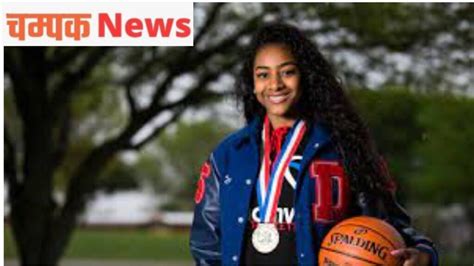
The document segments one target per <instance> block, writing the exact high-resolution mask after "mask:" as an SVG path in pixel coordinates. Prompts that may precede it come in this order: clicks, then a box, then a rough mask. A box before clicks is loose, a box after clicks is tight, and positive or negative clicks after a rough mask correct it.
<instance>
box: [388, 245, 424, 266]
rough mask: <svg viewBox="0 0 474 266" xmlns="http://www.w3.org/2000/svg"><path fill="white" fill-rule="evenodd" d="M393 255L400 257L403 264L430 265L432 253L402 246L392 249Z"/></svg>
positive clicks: (413, 265) (405, 265)
mask: <svg viewBox="0 0 474 266" xmlns="http://www.w3.org/2000/svg"><path fill="white" fill-rule="evenodd" d="M390 254H392V256H394V257H397V258H399V259H400V260H401V261H402V262H403V264H402V265H403V266H428V265H429V264H430V260H431V256H430V254H428V253H426V252H423V251H420V250H418V249H416V248H401V249H396V250H392V252H391V253H390Z"/></svg>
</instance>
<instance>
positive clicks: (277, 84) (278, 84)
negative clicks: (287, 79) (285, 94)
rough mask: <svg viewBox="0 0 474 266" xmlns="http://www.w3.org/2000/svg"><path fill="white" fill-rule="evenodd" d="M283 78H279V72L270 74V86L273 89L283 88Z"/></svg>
mask: <svg viewBox="0 0 474 266" xmlns="http://www.w3.org/2000/svg"><path fill="white" fill-rule="evenodd" d="M283 86H284V84H283V80H282V79H281V76H280V75H279V74H276V75H272V77H271V78H270V88H271V89H273V90H277V89H281V88H283Z"/></svg>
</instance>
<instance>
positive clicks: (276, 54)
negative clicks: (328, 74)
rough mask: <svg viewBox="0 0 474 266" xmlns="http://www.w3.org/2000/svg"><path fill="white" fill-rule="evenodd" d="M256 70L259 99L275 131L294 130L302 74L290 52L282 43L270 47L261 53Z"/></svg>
mask: <svg viewBox="0 0 474 266" xmlns="http://www.w3.org/2000/svg"><path fill="white" fill-rule="evenodd" d="M254 66H255V67H254V92H255V96H256V97H257V100H258V102H259V103H260V104H261V105H262V106H263V107H264V108H265V110H266V112H267V116H268V118H269V119H270V122H271V124H272V126H273V128H279V127H281V126H292V125H293V123H294V122H295V120H296V118H297V113H296V110H295V109H294V107H295V106H296V103H297V102H298V99H299V97H300V95H301V90H300V72H299V70H298V66H297V64H296V60H295V58H294V57H293V55H292V53H291V51H290V48H289V47H287V46H285V45H283V44H280V43H270V44H267V45H265V46H263V47H262V48H260V50H259V51H258V52H257V55H256V56H255V62H254Z"/></svg>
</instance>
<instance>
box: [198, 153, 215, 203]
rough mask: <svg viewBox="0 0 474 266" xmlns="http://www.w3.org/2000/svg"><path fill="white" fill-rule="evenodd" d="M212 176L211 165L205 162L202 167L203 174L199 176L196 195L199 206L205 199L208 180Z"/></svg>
mask: <svg viewBox="0 0 474 266" xmlns="http://www.w3.org/2000/svg"><path fill="white" fill-rule="evenodd" d="M210 175H211V165H210V164H209V162H208V161H206V162H204V164H203V165H202V166H201V174H200V175H199V180H198V182H197V188H196V194H195V195H194V202H196V204H199V203H200V202H201V201H202V198H203V197H204V193H205V192H206V178H208V177H209V176H210Z"/></svg>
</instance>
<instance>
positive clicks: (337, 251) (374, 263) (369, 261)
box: [321, 247, 383, 266]
mask: <svg viewBox="0 0 474 266" xmlns="http://www.w3.org/2000/svg"><path fill="white" fill-rule="evenodd" d="M321 248H322V249H325V250H328V251H332V252H335V253H339V254H342V255H345V256H348V257H351V258H354V259H358V260H362V261H365V262H368V263H372V264H373V265H377V266H383V264H380V263H377V262H374V261H371V260H368V259H364V258H361V257H359V256H356V255H352V254H347V253H344V252H341V251H339V250H335V249H331V248H326V247H321Z"/></svg>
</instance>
